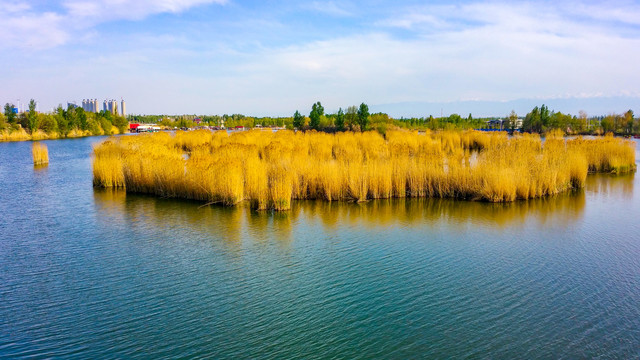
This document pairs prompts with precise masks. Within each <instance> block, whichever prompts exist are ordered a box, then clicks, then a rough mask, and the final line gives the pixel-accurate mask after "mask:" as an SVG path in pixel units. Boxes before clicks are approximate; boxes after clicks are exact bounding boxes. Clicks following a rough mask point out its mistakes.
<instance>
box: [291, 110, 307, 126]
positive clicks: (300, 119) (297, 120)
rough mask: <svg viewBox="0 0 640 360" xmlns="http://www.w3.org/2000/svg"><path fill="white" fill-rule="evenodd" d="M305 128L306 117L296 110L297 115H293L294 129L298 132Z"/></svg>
mask: <svg viewBox="0 0 640 360" xmlns="http://www.w3.org/2000/svg"><path fill="white" fill-rule="evenodd" d="M303 126H304V116H302V114H300V112H299V111H298V110H296V112H295V114H293V127H294V128H296V129H298V130H302V127H303Z"/></svg>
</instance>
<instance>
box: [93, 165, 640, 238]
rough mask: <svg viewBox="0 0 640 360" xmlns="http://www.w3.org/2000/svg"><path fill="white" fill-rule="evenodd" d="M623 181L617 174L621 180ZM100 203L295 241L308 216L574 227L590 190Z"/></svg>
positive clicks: (628, 181) (131, 220)
mask: <svg viewBox="0 0 640 360" xmlns="http://www.w3.org/2000/svg"><path fill="white" fill-rule="evenodd" d="M590 179H591V181H590V182H589V183H588V184H587V187H588V188H587V192H592V191H596V192H599V193H602V192H606V193H607V194H609V196H622V194H623V193H625V192H628V191H630V190H631V189H632V188H633V179H632V178H629V177H626V176H625V177H620V178H619V181H612V179H610V178H606V179H605V178H602V177H599V176H594V177H590ZM613 180H616V179H613ZM94 197H95V204H96V207H97V210H98V212H99V213H101V214H102V215H103V216H102V218H103V220H104V221H107V222H112V221H116V222H124V223H126V224H127V226H131V227H136V226H144V227H148V226H151V227H155V228H158V229H160V230H164V231H169V232H171V231H174V230H177V229H182V228H185V227H189V228H190V230H191V231H195V232H199V233H201V234H209V235H211V236H215V237H220V238H222V239H224V240H225V241H226V242H228V243H233V242H241V241H243V240H247V239H249V238H250V239H252V240H255V241H258V242H260V241H267V240H268V239H278V240H279V241H281V242H282V243H283V244H286V243H287V242H290V241H292V240H293V239H292V236H293V233H294V230H293V228H294V227H295V226H296V224H298V223H299V222H300V220H301V218H302V219H304V222H305V224H307V225H309V224H321V225H322V226H323V228H324V230H337V229H339V228H341V227H353V226H364V227H367V228H377V229H379V230H380V231H384V229H385V228H389V227H405V228H411V227H421V226H425V225H429V226H439V225H446V226H448V227H451V228H457V229H465V230H468V231H473V228H474V227H475V226H481V227H489V228H497V229H501V228H507V227H519V226H525V225H526V226H538V227H542V226H549V225H562V224H565V225H569V224H571V223H573V222H574V221H576V220H580V219H581V218H582V216H583V212H584V207H585V203H586V200H585V191H576V192H573V193H570V194H561V195H557V196H552V197H547V198H542V199H533V200H525V201H515V202H512V203H485V202H476V201H460V200H452V199H432V198H417V199H413V198H411V199H384V200H372V201H367V202H363V203H352V202H325V201H295V202H294V203H293V204H292V209H291V210H290V211H289V212H271V211H255V210H251V209H250V207H249V204H243V205H240V206H237V207H223V206H219V205H212V206H202V205H201V203H199V202H193V201H184V200H176V199H158V198H154V197H151V196H145V195H135V194H127V193H126V192H124V191H122V190H109V189H107V190H99V189H96V190H95V192H94Z"/></svg>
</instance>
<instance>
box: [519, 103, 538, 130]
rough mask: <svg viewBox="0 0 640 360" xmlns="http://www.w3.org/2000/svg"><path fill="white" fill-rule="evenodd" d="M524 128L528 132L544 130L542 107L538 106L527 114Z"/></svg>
mask: <svg viewBox="0 0 640 360" xmlns="http://www.w3.org/2000/svg"><path fill="white" fill-rule="evenodd" d="M522 130H524V131H528V132H538V133H539V132H542V121H541V119H540V109H539V108H538V107H537V106H536V107H534V108H533V110H531V112H529V113H528V114H527V115H526V116H525V118H524V121H523V122H522Z"/></svg>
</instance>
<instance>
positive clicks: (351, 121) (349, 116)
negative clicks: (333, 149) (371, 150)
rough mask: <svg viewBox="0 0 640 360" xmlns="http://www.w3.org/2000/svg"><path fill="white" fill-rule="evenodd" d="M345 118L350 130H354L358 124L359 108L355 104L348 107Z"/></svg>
mask: <svg viewBox="0 0 640 360" xmlns="http://www.w3.org/2000/svg"><path fill="white" fill-rule="evenodd" d="M344 120H345V123H346V125H347V126H348V127H349V130H353V127H354V126H355V125H357V124H358V108H357V107H356V106H355V105H352V106H349V107H348V108H347V113H346V114H345V116H344Z"/></svg>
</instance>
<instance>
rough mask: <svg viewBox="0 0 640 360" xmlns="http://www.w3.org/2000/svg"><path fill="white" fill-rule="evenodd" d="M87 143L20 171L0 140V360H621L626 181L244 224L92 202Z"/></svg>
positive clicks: (69, 143) (121, 201) (190, 210)
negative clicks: (522, 198)
mask: <svg viewBox="0 0 640 360" xmlns="http://www.w3.org/2000/svg"><path fill="white" fill-rule="evenodd" d="M92 141H95V140H94V139H79V140H58V141H55V142H49V143H48V147H49V152H50V165H49V167H48V168H47V169H45V170H40V171H34V169H33V166H32V164H31V163H30V157H29V156H30V153H29V151H30V148H29V147H28V144H20V143H6V144H4V143H3V144H0V188H2V189H3V190H2V191H1V192H0V214H2V215H3V220H4V221H0V234H2V235H1V236H0V300H1V304H0V358H33V357H35V358H82V359H84V358H273V359H275V358H318V359H320V358H363V359H365V358H366V359H369V358H425V357H427V358H432V357H433V358H451V357H454V358H464V357H467V358H495V357H501V358H593V357H600V358H632V357H635V356H637V354H638V349H640V330H638V329H640V310H639V309H640V306H639V304H640V264H639V263H638V261H637V259H638V257H639V255H640V240H639V237H638V236H637V234H638V233H640V225H638V222H637V221H636V218H637V217H638V215H639V214H640V201H639V199H638V196H637V195H636V193H635V192H634V191H633V190H634V187H635V186H636V183H637V181H638V180H637V179H636V178H635V177H634V176H633V175H630V176H624V177H610V176H607V175H598V176H593V177H589V179H588V182H587V185H586V188H585V190H584V191H582V192H579V193H575V194H569V195H562V196H558V197H554V198H549V199H540V200H535V201H528V202H516V203H513V204H506V205H505V204H484V203H476V202H474V203H467V202H459V201H451V200H439V199H419V200H414V199H412V200H403V199H395V200H385V201H372V202H368V203H363V204H353V203H322V202H297V203H295V204H294V207H293V209H292V210H291V212H290V213H287V214H282V213H257V212H252V211H250V210H249V209H248V208H246V207H239V208H232V209H229V208H222V207H200V205H201V204H199V203H194V202H186V201H174V200H166V199H155V198H151V197H145V196H136V195H127V194H124V193H121V192H110V191H107V192H105V191H94V190H93V188H92V187H91V173H90V159H89V156H88V154H89V153H90V149H91V142H92ZM24 156H27V158H26V160H25V161H21V160H19V159H22V158H23V157H24ZM15 159H18V160H15ZM8 164H11V165H8Z"/></svg>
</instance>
